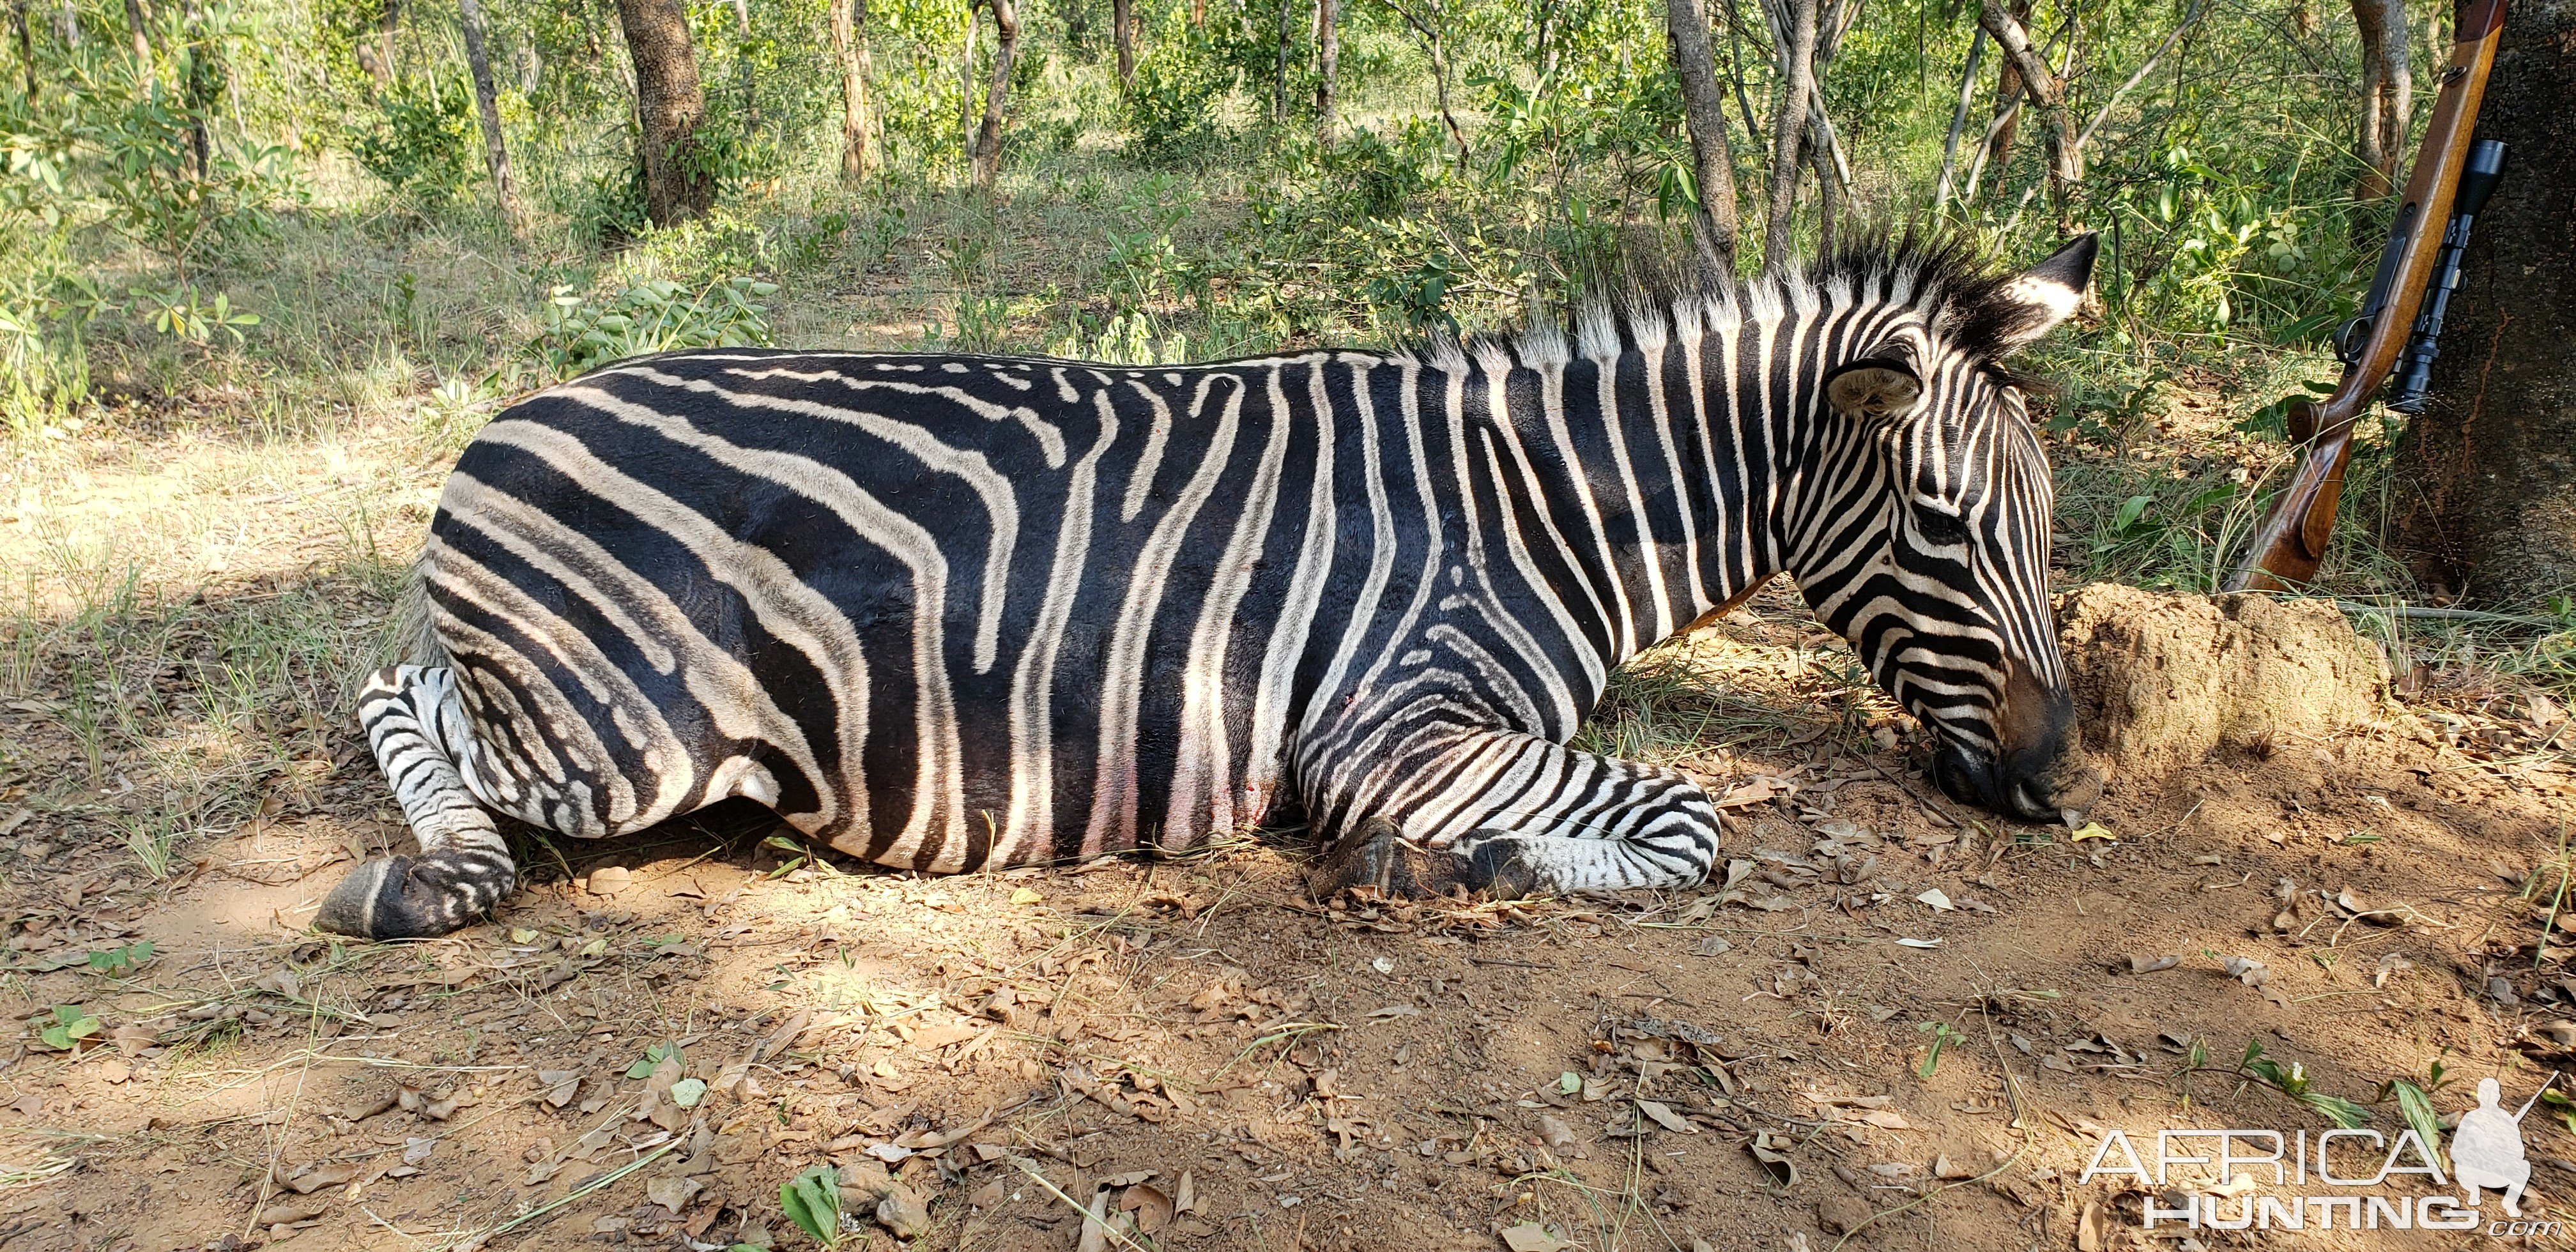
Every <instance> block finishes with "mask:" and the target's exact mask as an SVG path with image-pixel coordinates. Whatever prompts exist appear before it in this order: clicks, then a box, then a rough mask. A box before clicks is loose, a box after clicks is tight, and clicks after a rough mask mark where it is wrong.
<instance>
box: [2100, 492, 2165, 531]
mask: <svg viewBox="0 0 2576 1252" xmlns="http://www.w3.org/2000/svg"><path fill="white" fill-rule="evenodd" d="M2155 502H2156V498H2155V497H2154V496H2131V497H2129V498H2128V499H2126V500H2122V501H2121V502H2120V511H2119V512H2117V513H2115V514H2112V515H2111V529H2113V530H2127V529H2128V528H2130V527H2131V526H2134V525H2136V524H2137V522H2138V519H2139V518H2140V517H2143V516H2145V514H2146V511H2147V509H2148V507H2149V506H2151V505H2153V504H2154V503H2155Z"/></svg>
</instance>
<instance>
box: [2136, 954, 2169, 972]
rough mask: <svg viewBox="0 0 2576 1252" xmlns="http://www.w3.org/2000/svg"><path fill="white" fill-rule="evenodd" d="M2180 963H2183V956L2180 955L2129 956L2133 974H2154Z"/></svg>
mask: <svg viewBox="0 0 2576 1252" xmlns="http://www.w3.org/2000/svg"><path fill="white" fill-rule="evenodd" d="M2180 964H2182V958H2181V957H2179V956H2158V957H2145V956H2132V957H2130V958H2129V972H2130V973H2132V974H2153V973H2158V972H2160V971H2163V970H2168V969H2172V968H2174V967H2175V966H2177V965H2180Z"/></svg>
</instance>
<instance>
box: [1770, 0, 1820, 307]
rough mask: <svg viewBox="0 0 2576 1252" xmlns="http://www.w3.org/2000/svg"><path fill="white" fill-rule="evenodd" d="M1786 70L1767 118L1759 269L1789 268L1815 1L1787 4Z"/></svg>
mask: <svg viewBox="0 0 2576 1252" xmlns="http://www.w3.org/2000/svg"><path fill="white" fill-rule="evenodd" d="M1789 3H1790V9H1789V31H1788V34H1789V39H1788V42H1787V44H1786V51H1787V52H1788V64H1787V65H1786V66H1785V67H1783V73H1782V74H1781V78H1780V105H1779V108H1778V109H1776V110H1775V111H1773V113H1772V114H1771V217H1770V221H1769V224H1768V227H1767V229H1766V230H1765V231H1764V233H1763V238H1762V264H1763V265H1764V266H1766V267H1768V268H1770V269H1774V270H1777V269H1781V268H1784V267H1786V266H1787V265H1788V263H1789V226H1790V221H1789V215H1790V214H1791V213H1792V212H1793V211H1795V210H1796V209H1797V207H1798V166H1799V161H1798V145H1799V143H1800V142H1801V141H1802V140H1803V139H1805V137H1806V133H1807V96H1808V94H1809V93H1810V92H1812V91H1814V90H1815V70H1816V0H1789Z"/></svg>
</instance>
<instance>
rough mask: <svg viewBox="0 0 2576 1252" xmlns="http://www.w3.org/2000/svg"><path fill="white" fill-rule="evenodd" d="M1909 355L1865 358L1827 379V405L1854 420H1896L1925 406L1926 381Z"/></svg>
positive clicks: (1892, 354)
mask: <svg viewBox="0 0 2576 1252" xmlns="http://www.w3.org/2000/svg"><path fill="white" fill-rule="evenodd" d="M1912 358H1913V354H1912V353H1910V352H1902V351H1895V352H1883V353H1876V354H1872V355H1870V356H1865V357H1862V358H1861V359H1859V360H1857V361H1853V362H1850V363H1849V364H1846V365H1843V366H1841V367H1839V368H1837V369H1835V370H1834V372H1833V373H1831V374H1828V375H1826V376H1825V403H1827V404H1830V405H1832V406H1834V412H1836V413H1840V414H1842V415H1843V416H1845V417H1848V418H1851V419H1852V420H1854V421H1861V422H1886V421H1895V420H1898V419H1900V418H1903V417H1905V416H1906V415H1908V414H1910V413H1912V412H1914V410H1915V409H1916V408H1917V407H1918V406H1920V405H1921V404H1922V403H1923V378H1922V376H1921V375H1918V374H1916V373H1915V372H1914V363H1913V360H1912Z"/></svg>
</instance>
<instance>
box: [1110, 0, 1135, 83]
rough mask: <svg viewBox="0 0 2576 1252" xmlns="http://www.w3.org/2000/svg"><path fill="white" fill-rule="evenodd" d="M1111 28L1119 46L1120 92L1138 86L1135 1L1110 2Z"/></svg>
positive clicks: (1112, 0) (1111, 0) (1118, 0)
mask: <svg viewBox="0 0 2576 1252" xmlns="http://www.w3.org/2000/svg"><path fill="white" fill-rule="evenodd" d="M1109 27H1110V31H1109V33H1110V35H1111V36H1112V38H1113V41H1114V42H1116V43H1117V45H1118V90H1120V91H1126V90H1128V89H1130V88H1132V87H1134V86H1135V85H1136V3H1135V0H1109Z"/></svg>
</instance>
